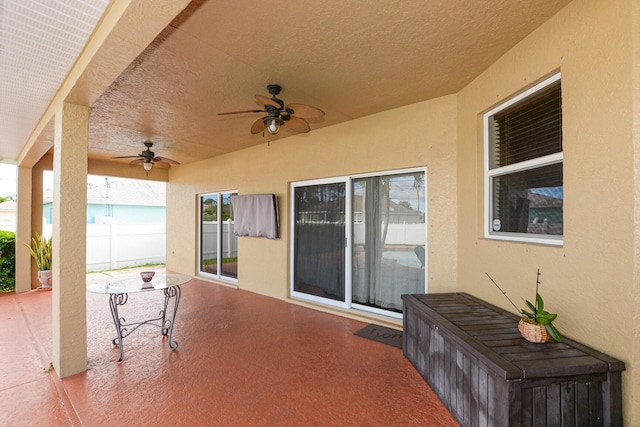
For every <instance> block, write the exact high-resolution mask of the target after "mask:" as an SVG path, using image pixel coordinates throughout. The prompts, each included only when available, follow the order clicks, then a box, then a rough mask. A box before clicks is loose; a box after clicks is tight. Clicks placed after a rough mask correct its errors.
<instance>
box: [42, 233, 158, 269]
mask: <svg viewBox="0 0 640 427" xmlns="http://www.w3.org/2000/svg"><path fill="white" fill-rule="evenodd" d="M51 229H52V225H51V224H44V225H43V229H42V234H44V235H45V236H51V232H52V230H51ZM165 262H166V228H165V224H164V223H158V224H87V269H86V271H104V270H113V269H118V268H123V267H135V266H138V265H145V264H164V263H165Z"/></svg>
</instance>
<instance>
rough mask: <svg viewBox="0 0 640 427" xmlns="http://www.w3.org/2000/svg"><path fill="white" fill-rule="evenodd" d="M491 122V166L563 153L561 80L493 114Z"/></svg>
mask: <svg viewBox="0 0 640 427" xmlns="http://www.w3.org/2000/svg"><path fill="white" fill-rule="evenodd" d="M489 125H490V138H491V140H490V142H491V159H490V168H491V169H495V168H498V167H502V166H507V165H511V164H515V163H520V162H523V161H526V160H531V159H535V158H539V157H542V156H546V155H549V154H554V153H559V152H561V151H562V97H561V88H560V81H558V82H556V83H554V84H553V85H551V86H550V87H548V88H546V89H545V90H544V91H542V92H540V93H537V94H536V95H535V96H532V97H530V98H527V99H524V100H523V101H521V102H519V103H517V104H515V105H513V106H511V107H509V108H507V109H505V110H502V111H500V112H499V113H496V114H494V115H493V116H492V117H491V118H490V120H489Z"/></svg>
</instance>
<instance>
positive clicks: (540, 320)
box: [536, 316, 551, 326]
mask: <svg viewBox="0 0 640 427" xmlns="http://www.w3.org/2000/svg"><path fill="white" fill-rule="evenodd" d="M536 322H538V323H540V324H541V325H544V326H547V325H548V324H550V323H551V322H549V319H547V318H545V317H544V316H537V317H536Z"/></svg>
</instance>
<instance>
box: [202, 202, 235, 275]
mask: <svg viewBox="0 0 640 427" xmlns="http://www.w3.org/2000/svg"><path fill="white" fill-rule="evenodd" d="M234 194H236V193H211V194H205V195H203V196H200V261H199V264H200V266H199V271H200V273H204V274H205V275H211V276H213V277H216V278H223V279H231V280H234V281H235V280H236V279H237V278H238V237H237V236H236V235H235V234H234V231H233V227H234V221H233V212H231V202H230V198H231V196H232V195H234Z"/></svg>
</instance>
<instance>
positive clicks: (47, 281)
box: [38, 270, 53, 289]
mask: <svg viewBox="0 0 640 427" xmlns="http://www.w3.org/2000/svg"><path fill="white" fill-rule="evenodd" d="M52 278H53V271H51V270H38V281H39V282H40V283H41V284H42V288H44V289H47V288H50V287H51V285H52Z"/></svg>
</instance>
